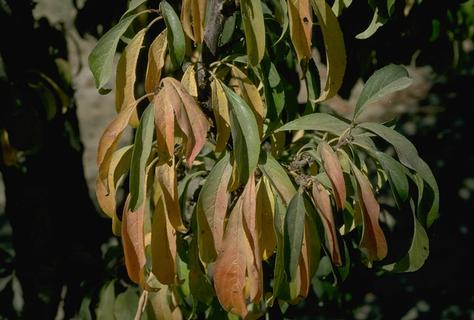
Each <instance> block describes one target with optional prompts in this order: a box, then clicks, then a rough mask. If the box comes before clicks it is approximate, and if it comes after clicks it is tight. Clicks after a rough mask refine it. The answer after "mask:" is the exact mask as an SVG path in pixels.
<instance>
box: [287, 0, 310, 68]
mask: <svg viewBox="0 0 474 320" xmlns="http://www.w3.org/2000/svg"><path fill="white" fill-rule="evenodd" d="M288 16H289V20H290V37H291V41H292V42H293V47H295V51H296V55H297V57H298V61H301V60H308V59H310V58H311V37H312V29H313V18H312V16H311V7H310V5H309V0H288Z"/></svg>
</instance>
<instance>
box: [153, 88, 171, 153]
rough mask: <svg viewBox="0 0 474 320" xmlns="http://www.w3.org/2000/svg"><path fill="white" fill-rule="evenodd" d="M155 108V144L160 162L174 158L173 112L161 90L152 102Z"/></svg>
mask: <svg viewBox="0 0 474 320" xmlns="http://www.w3.org/2000/svg"><path fill="white" fill-rule="evenodd" d="M153 104H154V107H155V127H156V143H157V145H158V155H159V157H160V159H161V161H168V160H169V159H170V158H171V157H173V156H174V143H175V140H174V138H175V137H174V134H175V131H174V110H173V106H172V105H171V103H169V101H168V97H167V95H166V93H165V91H164V89H163V90H161V91H160V92H159V93H158V95H156V96H155V99H154V100H153Z"/></svg>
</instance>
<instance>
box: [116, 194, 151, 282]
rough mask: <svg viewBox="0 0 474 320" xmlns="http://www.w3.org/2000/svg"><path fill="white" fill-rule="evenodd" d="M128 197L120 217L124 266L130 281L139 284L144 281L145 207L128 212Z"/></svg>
mask: <svg viewBox="0 0 474 320" xmlns="http://www.w3.org/2000/svg"><path fill="white" fill-rule="evenodd" d="M129 202H130V195H129V196H128V197H127V200H126V201H125V206H124V212H123V216H122V244H123V251H124V255H125V266H126V268H127V273H128V276H129V277H130V279H131V280H132V281H133V282H135V283H137V284H139V283H143V281H144V279H143V278H144V274H143V268H144V267H145V264H146V257H145V243H144V229H143V224H144V215H145V205H144V204H142V206H140V207H139V208H138V209H137V210H136V211H135V212H132V211H130V210H129Z"/></svg>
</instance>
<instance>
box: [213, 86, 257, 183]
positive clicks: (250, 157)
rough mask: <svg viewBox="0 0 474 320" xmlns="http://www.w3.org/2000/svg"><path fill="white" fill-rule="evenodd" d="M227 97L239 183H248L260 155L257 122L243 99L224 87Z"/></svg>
mask: <svg viewBox="0 0 474 320" xmlns="http://www.w3.org/2000/svg"><path fill="white" fill-rule="evenodd" d="M222 87H223V89H224V92H225V94H226V96H227V99H228V102H229V107H230V108H229V109H230V112H229V114H230V123H231V133H232V140H233V147H234V148H233V153H234V157H235V162H236V167H237V173H238V181H239V182H240V183H244V182H247V180H248V178H249V176H250V175H251V174H252V173H253V171H254V170H255V168H256V166H257V163H258V157H259V154H260V138H259V134H258V127H257V121H256V120H255V117H254V115H253V113H252V111H251V109H250V107H249V106H248V105H247V103H245V101H244V100H242V98H240V97H239V96H238V95H237V94H236V93H234V92H233V91H232V90H230V89H229V88H228V87H227V86H226V85H224V84H223V85H222Z"/></svg>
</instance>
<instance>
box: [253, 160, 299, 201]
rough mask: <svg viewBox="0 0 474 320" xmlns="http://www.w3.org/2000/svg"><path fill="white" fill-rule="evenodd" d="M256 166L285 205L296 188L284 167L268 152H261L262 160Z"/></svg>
mask: <svg viewBox="0 0 474 320" xmlns="http://www.w3.org/2000/svg"><path fill="white" fill-rule="evenodd" d="M258 167H259V169H260V170H261V171H262V173H263V174H264V175H265V176H266V177H267V178H268V180H269V181H270V183H271V184H272V187H273V188H274V189H275V190H276V191H277V192H278V194H279V195H280V197H281V199H282V200H283V202H284V204H285V205H286V206H287V205H288V204H289V203H290V201H291V199H292V198H293V196H294V194H295V193H296V189H295V187H294V186H293V183H292V182H291V180H290V177H288V174H287V173H286V171H285V169H284V168H283V167H282V166H281V164H280V163H279V162H278V161H276V160H275V158H273V157H272V156H271V154H269V153H266V154H265V153H264V154H262V161H261V162H260V164H259V165H258Z"/></svg>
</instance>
